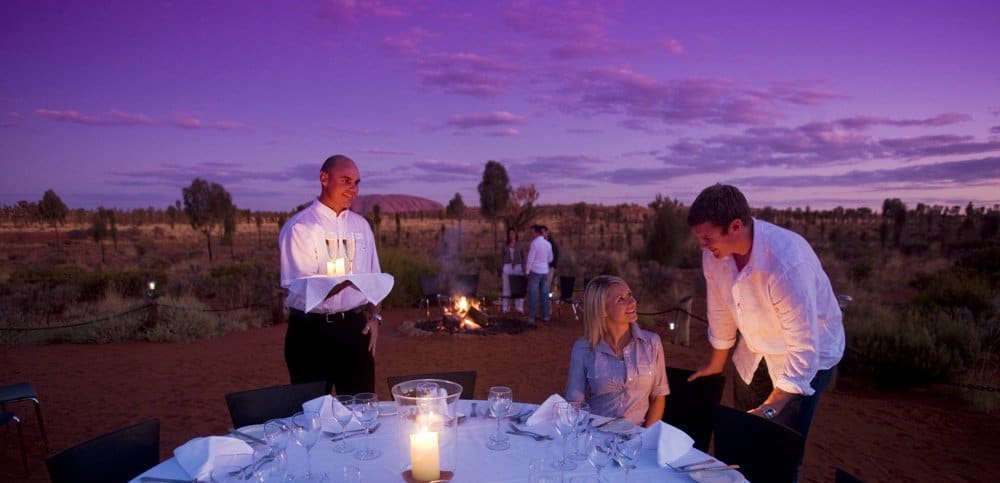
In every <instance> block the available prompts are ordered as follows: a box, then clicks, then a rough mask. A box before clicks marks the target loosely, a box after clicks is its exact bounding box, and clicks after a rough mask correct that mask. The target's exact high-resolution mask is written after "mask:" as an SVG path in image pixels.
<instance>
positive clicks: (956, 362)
mask: <svg viewBox="0 0 1000 483" xmlns="http://www.w3.org/2000/svg"><path fill="white" fill-rule="evenodd" d="M844 325H845V331H846V334H847V351H846V352H845V355H844V360H843V366H844V368H845V370H847V371H848V372H852V373H855V374H858V375H861V376H862V377H867V378H870V379H872V380H873V381H874V382H876V383H877V384H878V385H879V386H881V387H884V388H888V389H898V388H904V387H910V386H916V385H922V384H929V383H933V382H945V381H948V380H950V379H951V378H952V377H954V376H955V375H957V374H960V373H962V372H963V371H965V370H967V369H968V368H969V367H970V366H971V365H972V364H973V363H974V361H975V360H976V358H977V357H978V356H979V354H980V344H979V336H980V334H979V333H978V332H979V331H978V330H977V328H976V325H975V324H973V323H971V321H969V320H967V318H966V317H963V316H961V314H958V313H956V312H955V311H949V310H945V309H941V308H937V309H910V310H906V311H904V312H903V314H902V315H900V316H894V315H893V314H892V313H891V312H890V310H889V309H888V308H886V307H884V306H881V305H876V304H867V305H865V304H854V305H852V306H851V307H849V308H848V310H847V311H846V313H845V317H844Z"/></svg>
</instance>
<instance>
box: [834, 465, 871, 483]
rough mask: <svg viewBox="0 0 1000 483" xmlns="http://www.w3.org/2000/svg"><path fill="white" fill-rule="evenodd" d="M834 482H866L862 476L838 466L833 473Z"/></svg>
mask: <svg viewBox="0 0 1000 483" xmlns="http://www.w3.org/2000/svg"><path fill="white" fill-rule="evenodd" d="M833 483H865V482H864V480H862V479H861V478H858V477H857V476H854V475H852V474H850V473H848V472H847V470H843V469H840V468H837V470H836V472H835V473H834V475H833Z"/></svg>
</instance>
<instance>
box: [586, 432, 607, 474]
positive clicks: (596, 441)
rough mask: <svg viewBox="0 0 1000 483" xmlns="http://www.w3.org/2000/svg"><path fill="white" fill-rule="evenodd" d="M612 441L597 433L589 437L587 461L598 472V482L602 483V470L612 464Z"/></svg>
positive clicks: (590, 434) (589, 434)
mask: <svg viewBox="0 0 1000 483" xmlns="http://www.w3.org/2000/svg"><path fill="white" fill-rule="evenodd" d="M611 452H612V449H611V440H610V439H608V438H606V437H604V436H601V435H599V434H597V433H588V435H587V460H588V461H590V464H591V465H592V466H593V467H594V469H595V470H597V480H598V481H601V470H603V469H604V467H605V466H608V464H609V463H611Z"/></svg>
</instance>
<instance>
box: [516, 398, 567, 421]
mask: <svg viewBox="0 0 1000 483" xmlns="http://www.w3.org/2000/svg"><path fill="white" fill-rule="evenodd" d="M561 402H566V400H565V399H563V397H562V396H560V395H558V394H553V395H551V396H549V397H548V398H547V399H546V400H545V402H543V403H542V405H541V406H538V409H536V410H535V413H534V414H532V415H531V416H530V417H528V420H527V421H525V424H527V425H528V426H534V425H536V424H539V423H544V422H550V421H555V420H556V415H555V408H556V403H561Z"/></svg>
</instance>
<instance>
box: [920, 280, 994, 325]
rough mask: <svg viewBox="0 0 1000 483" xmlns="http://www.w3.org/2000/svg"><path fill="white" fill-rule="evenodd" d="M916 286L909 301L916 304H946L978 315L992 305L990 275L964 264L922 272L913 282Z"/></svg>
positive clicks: (981, 314)
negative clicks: (915, 291) (972, 269)
mask: <svg viewBox="0 0 1000 483" xmlns="http://www.w3.org/2000/svg"><path fill="white" fill-rule="evenodd" d="M911 285H912V286H913V287H914V288H916V289H917V293H916V295H915V296H914V297H913V298H912V299H911V300H910V305H911V306H913V307H917V308H933V307H945V308H951V309H962V308H964V309H967V310H969V311H971V312H972V314H973V315H974V316H976V317H980V316H983V315H984V314H985V313H986V311H988V310H989V308H990V305H991V300H990V299H991V293H990V292H991V285H990V281H989V279H988V278H987V277H986V276H984V275H982V274H980V273H976V272H973V271H970V270H966V269H962V268H949V269H945V270H940V271H937V272H934V273H929V274H928V273H924V274H919V275H917V277H916V278H915V279H914V281H913V282H912V283H911Z"/></svg>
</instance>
